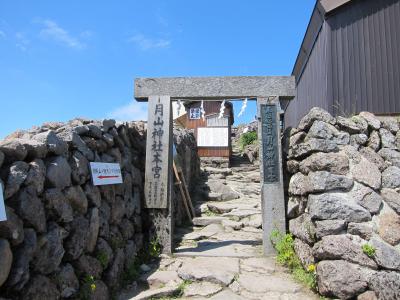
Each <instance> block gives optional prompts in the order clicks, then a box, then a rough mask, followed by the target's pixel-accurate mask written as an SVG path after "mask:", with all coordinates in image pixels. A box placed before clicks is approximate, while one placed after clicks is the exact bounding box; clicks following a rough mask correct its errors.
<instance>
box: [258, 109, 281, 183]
mask: <svg viewBox="0 0 400 300" xmlns="http://www.w3.org/2000/svg"><path fill="white" fill-rule="evenodd" d="M261 126H262V128H261V135H262V137H261V138H262V155H263V173H264V183H267V184H268V183H279V181H280V174H279V152H278V151H279V148H278V143H279V141H278V123H277V109H276V105H275V104H262V105H261Z"/></svg>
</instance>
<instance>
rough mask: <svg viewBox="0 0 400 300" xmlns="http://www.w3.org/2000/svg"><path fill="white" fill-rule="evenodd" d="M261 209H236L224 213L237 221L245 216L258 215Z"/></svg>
mask: <svg viewBox="0 0 400 300" xmlns="http://www.w3.org/2000/svg"><path fill="white" fill-rule="evenodd" d="M259 213H260V211H259V210H258V209H234V210H232V211H230V212H228V213H225V214H223V215H222V216H223V217H228V218H232V219H234V220H235V221H240V220H241V219H243V218H246V217H249V216H252V215H257V214H259Z"/></svg>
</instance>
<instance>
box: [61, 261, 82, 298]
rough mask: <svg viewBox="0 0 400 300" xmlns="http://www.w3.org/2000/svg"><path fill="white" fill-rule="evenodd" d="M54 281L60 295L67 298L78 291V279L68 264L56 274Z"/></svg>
mask: <svg viewBox="0 0 400 300" xmlns="http://www.w3.org/2000/svg"><path fill="white" fill-rule="evenodd" d="M56 282H57V286H58V288H59V291H60V294H61V297H63V298H69V297H71V296H73V295H76V294H77V292H78V291H79V280H78V278H77V277H76V274H75V271H74V268H73V267H72V266H71V265H70V264H68V263H67V264H65V265H64V266H62V267H61V268H60V270H59V271H58V272H57V274H56Z"/></svg>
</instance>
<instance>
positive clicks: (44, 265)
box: [33, 223, 67, 275]
mask: <svg viewBox="0 0 400 300" xmlns="http://www.w3.org/2000/svg"><path fill="white" fill-rule="evenodd" d="M66 235H67V232H66V231H65V230H64V229H63V228H61V227H60V226H58V225H57V224H56V223H51V224H50V225H49V231H48V232H47V233H46V234H45V235H42V236H40V237H38V242H37V252H36V256H35V261H34V263H33V265H34V268H35V270H36V271H38V272H40V273H41V274H44V275H47V274H50V273H52V272H54V271H55V270H56V269H57V268H58V266H59V265H60V263H61V260H62V258H63V257H64V254H65V250H64V247H63V240H64V239H65V237H66Z"/></svg>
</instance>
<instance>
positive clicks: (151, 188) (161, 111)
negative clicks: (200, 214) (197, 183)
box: [145, 96, 171, 208]
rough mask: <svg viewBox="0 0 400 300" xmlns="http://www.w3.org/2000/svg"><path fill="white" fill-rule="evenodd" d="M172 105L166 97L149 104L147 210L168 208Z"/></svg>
mask: <svg viewBox="0 0 400 300" xmlns="http://www.w3.org/2000/svg"><path fill="white" fill-rule="evenodd" d="M170 105H171V104H170V100H169V97H166V96H159V97H156V99H154V101H150V102H149V119H148V128H147V131H148V132H147V141H148V142H147V152H146V182H145V197H146V207H147V208H167V197H168V156H169V151H170V149H169V147H170V144H169V138H170V137H169V135H170V132H169V131H170V126H171V125H170Z"/></svg>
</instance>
